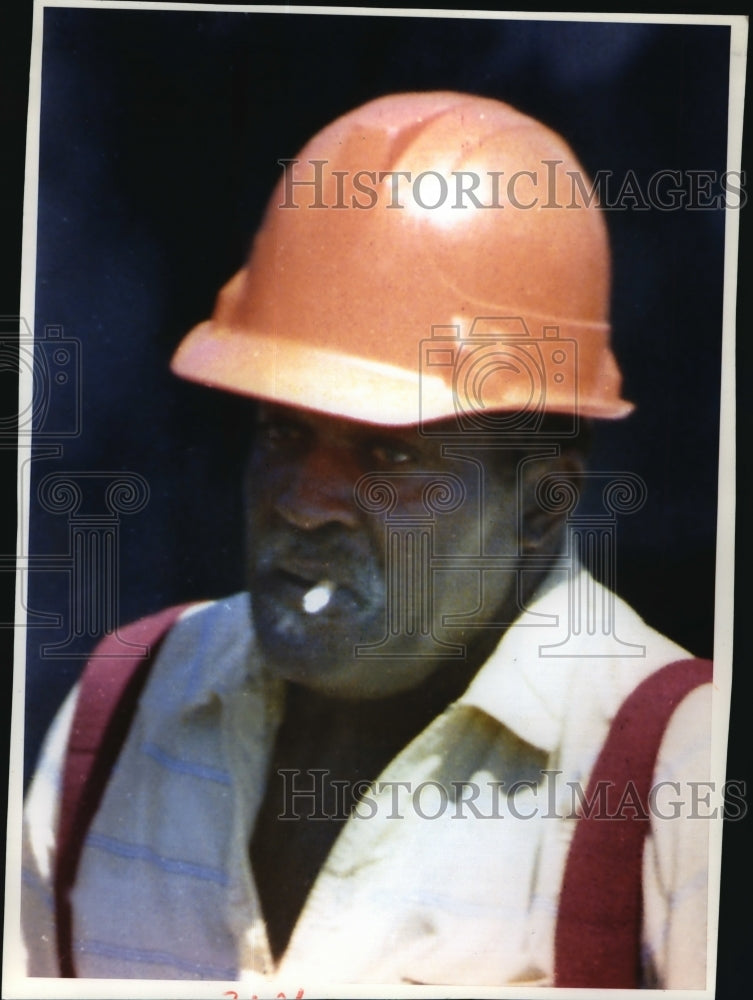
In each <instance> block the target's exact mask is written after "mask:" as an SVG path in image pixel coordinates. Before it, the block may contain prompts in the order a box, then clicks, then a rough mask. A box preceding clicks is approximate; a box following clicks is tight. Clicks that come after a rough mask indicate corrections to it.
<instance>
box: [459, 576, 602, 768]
mask: <svg viewBox="0 0 753 1000" xmlns="http://www.w3.org/2000/svg"><path fill="white" fill-rule="evenodd" d="M570 572H572V571H570ZM576 572H583V570H577V571H576ZM569 578H570V573H568V572H567V571H566V570H554V571H552V572H551V573H550V575H549V576H548V577H547V579H546V581H545V584H544V586H543V588H542V589H541V590H540V591H539V592H538V594H537V596H536V597H535V598H534V600H533V601H532V602H531V604H530V605H529V606H528V607H527V608H526V609H525V611H524V612H523V613H522V614H521V616H520V617H519V618H518V619H517V620H516V622H515V623H514V624H513V625H511V626H509V628H508V629H507V631H506V632H505V634H504V636H503V637H502V639H501V641H500V643H499V645H498V646H497V647H496V649H495V650H494V652H493V653H492V655H491V656H490V657H489V659H488V660H487V661H486V663H485V664H484V665H483V666H482V667H481V669H480V670H479V672H478V673H477V674H476V676H475V677H474V679H473V680H472V681H471V683H470V685H469V686H468V688H467V689H466V691H465V693H464V694H463V695H462V696H461V697H460V698H459V699H458V704H461V705H469V706H473V707H475V708H479V709H481V710H482V711H484V712H486V714H487V715H490V716H492V718H494V719H496V720H497V721H498V722H500V723H502V725H504V726H506V727H507V728H508V729H511V730H512V731H513V732H514V733H516V734H517V735H518V736H520V737H521V738H522V739H524V740H526V742H528V743H530V744H532V745H533V746H535V747H538V748H540V749H542V750H545V751H547V752H551V751H552V750H553V749H554V748H555V747H556V746H557V745H558V742H559V738H560V733H561V729H562V723H563V720H564V713H565V711H566V705H567V698H566V695H567V691H568V689H569V687H570V683H571V678H572V673H573V670H574V669H575V665H576V662H577V660H576V659H574V657H577V651H573V650H571V651H570V653H569V655H568V656H566V657H561V656H551V655H550V656H546V655H542V651H543V650H545V648H546V647H549V646H552V645H554V644H555V643H557V642H559V641H561V640H562V639H563V638H566V637H567V635H568V626H569V587H570V579H569ZM597 586H598V585H597Z"/></svg>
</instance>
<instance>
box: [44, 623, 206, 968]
mask: <svg viewBox="0 0 753 1000" xmlns="http://www.w3.org/2000/svg"><path fill="white" fill-rule="evenodd" d="M188 607H190V605H188V604H182V605H179V606H175V607H171V608H167V609H165V610H164V611H161V612H159V613H158V614H156V615H150V616H149V617H148V618H142V619H141V620H140V621H137V622H134V623H133V624H131V625H128V626H127V627H126V628H125V629H122V630H121V631H120V632H119V633H114V634H112V635H107V636H105V638H104V639H102V641H101V642H100V643H99V645H98V646H97V647H96V649H95V650H94V653H93V654H92V656H91V658H90V659H89V661H88V663H87V665H86V667H85V669H84V671H83V673H82V675H81V680H80V682H79V683H80V687H79V695H78V701H77V703H76V709H75V714H74V717H73V725H72V727H71V734H70V737H69V741H68V748H67V752H66V757H65V763H64V770H63V789H62V796H61V801H60V819H59V823H58V837H57V856H56V861H55V913H56V923H57V942H58V956H59V960H60V975H61V976H63V977H73V976H75V975H76V971H75V967H74V963H73V951H72V914H71V903H70V891H71V889H72V887H73V884H74V882H75V880H76V871H77V869H78V863H79V858H80V856H81V850H82V848H83V844H84V838H85V837H86V832H87V830H88V828H89V825H90V823H91V821H92V820H93V818H94V815H95V813H96V812H97V809H98V808H99V803H100V801H101V799H102V794H103V792H104V790H105V786H106V785H107V779H108V778H109V776H110V772H111V771H112V768H113V765H114V764H115V761H116V759H117V757H118V754H119V752H120V749H121V747H122V745H123V742H124V740H125V738H126V735H127V733H128V729H129V726H130V724H131V720H132V718H133V715H134V712H135V711H136V705H137V703H138V699H139V695H140V693H141V690H142V688H143V686H144V682H145V681H146V678H147V674H148V672H149V667H150V665H151V662H152V659H153V656H154V654H155V653H156V651H157V648H158V646H159V643H160V642H161V640H162V638H163V637H164V635H165V634H166V633H167V632H168V631H169V630H170V628H171V627H172V625H173V624H174V623H175V622H176V620H177V619H178V618H179V617H180V615H181V614H182V613H183V612H184V611H185V610H186V608H188ZM128 645H132V646H133V651H130V650H128V649H127V648H126V651H125V652H124V646H126V647H127V646H128Z"/></svg>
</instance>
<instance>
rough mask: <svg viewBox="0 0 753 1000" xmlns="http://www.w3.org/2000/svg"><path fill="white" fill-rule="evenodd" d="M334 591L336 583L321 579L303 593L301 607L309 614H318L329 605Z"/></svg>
mask: <svg viewBox="0 0 753 1000" xmlns="http://www.w3.org/2000/svg"><path fill="white" fill-rule="evenodd" d="M334 592H335V584H334V583H333V582H332V581H331V580H320V581H319V583H317V584H316V585H315V586H313V587H312V588H311V590H307V591H306V593H305V594H304V595H303V597H302V598H301V607H302V608H303V610H304V611H305V612H306V614H307V615H316V614H318V613H319V612H320V611H323V610H324V608H326V607H327V605H328V604H329V602H330V600H331V599H332V595H333V594H334Z"/></svg>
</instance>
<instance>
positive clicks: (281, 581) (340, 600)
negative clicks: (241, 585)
mask: <svg viewBox="0 0 753 1000" xmlns="http://www.w3.org/2000/svg"><path fill="white" fill-rule="evenodd" d="M259 584H260V587H259V590H260V592H262V593H264V594H266V595H267V597H268V598H271V599H272V600H273V601H274V602H275V603H276V604H278V605H281V606H282V607H283V608H284V609H285V610H286V611H288V612H293V613H295V614H298V615H301V616H304V617H310V618H314V617H317V616H321V617H323V618H325V617H326V618H331V617H346V616H347V617H351V616H353V615H358V614H360V613H361V612H363V611H364V610H365V609H366V607H367V606H368V604H369V602H368V600H367V599H366V598H365V597H364V595H363V594H362V592H361V590H360V588H357V587H356V586H354V585H353V584H352V583H351V582H350V580H349V579H348V578H346V579H341V578H339V577H338V576H337V575H336V574H333V573H332V571H331V569H330V567H328V566H321V567H319V568H317V567H314V566H307V567H305V568H304V567H295V568H292V567H289V566H274V567H272V568H271V569H270V570H268V571H267V572H264V573H262V575H261V578H260V579H259Z"/></svg>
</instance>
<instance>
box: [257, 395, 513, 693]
mask: <svg viewBox="0 0 753 1000" xmlns="http://www.w3.org/2000/svg"><path fill="white" fill-rule="evenodd" d="M448 429H449V428H448ZM445 452H446V453H445ZM461 456H462V457H461ZM364 476H367V477H368V478H366V479H364V478H363V477H364ZM516 481H517V476H516V468H515V461H514V459H513V458H512V457H511V456H510V455H509V454H506V453H505V452H504V451H503V450H499V449H497V450H494V449H493V448H491V447H485V448H475V449H474V448H468V447H460V446H458V445H452V446H449V447H448V448H444V447H443V436H442V434H441V433H439V434H437V433H435V434H432V436H431V437H427V436H425V435H422V434H421V433H420V432H419V430H418V429H417V428H415V427H398V428H393V427H387V428H385V427H379V426H375V425H371V424H364V423H358V422H355V421H349V420H345V419H340V418H334V417H330V416H325V415H321V414H318V413H314V412H311V411H306V410H300V409H292V408H288V407H284V406H280V405H272V404H262V405H260V407H259V414H258V419H257V427H256V431H255V437H254V442H253V445H252V448H251V452H250V455H249V459H248V464H247V469H246V483H245V502H246V537H247V541H246V566H247V579H248V588H249V591H250V594H251V601H252V614H253V620H254V626H255V629H256V633H257V636H258V640H259V643H260V645H261V648H262V651H263V653H264V656H265V661H266V663H267V665H268V667H269V669H270V670H271V672H272V673H273V674H275V675H277V676H279V677H282V678H284V679H286V680H289V681H293V682H297V683H300V684H303V685H305V686H308V687H310V688H312V689H315V690H317V691H319V692H321V693H326V694H329V695H332V696H335V697H342V698H378V697H386V696H388V695H392V694H397V693H400V692H404V691H408V690H410V689H411V688H414V687H416V686H417V685H418V684H420V683H421V682H422V681H423V680H425V679H426V678H427V677H428V676H429V675H430V674H432V673H433V672H434V671H435V670H436V669H437V667H438V666H439V665H440V664H442V663H443V662H444V663H447V662H448V659H453V658H456V659H457V662H458V664H459V665H460V666H463V668H464V669H466V670H467V667H468V663H469V659H470V660H472V658H473V651H474V648H475V646H474V644H475V640H477V639H478V637H479V633H480V632H482V631H486V632H487V633H488V628H489V626H490V624H493V625H494V626H495V627H496V628H497V634H500V633H501V631H502V627H503V626H504V624H505V623H507V622H509V621H510V620H512V619H514V617H515V615H516V604H517V588H516V574H515V572H514V570H510V569H499V568H498V569H494V570H491V571H487V572H486V573H485V574H484V576H483V578H482V576H481V573H480V572H479V571H478V569H477V568H474V567H473V566H469V562H470V561H472V559H473V557H474V556H476V557H479V556H480V555H482V554H484V555H485V556H486V557H489V556H514V555H515V554H516V553H518V552H519V543H518V530H517V525H518V509H517V493H518V491H517V488H516ZM450 616H465V621H460V620H455V621H452V620H448V619H449V617H450ZM471 622H472V623H473V625H472V626H471V625H470V624H469V623H471ZM480 626H486V628H480Z"/></svg>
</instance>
